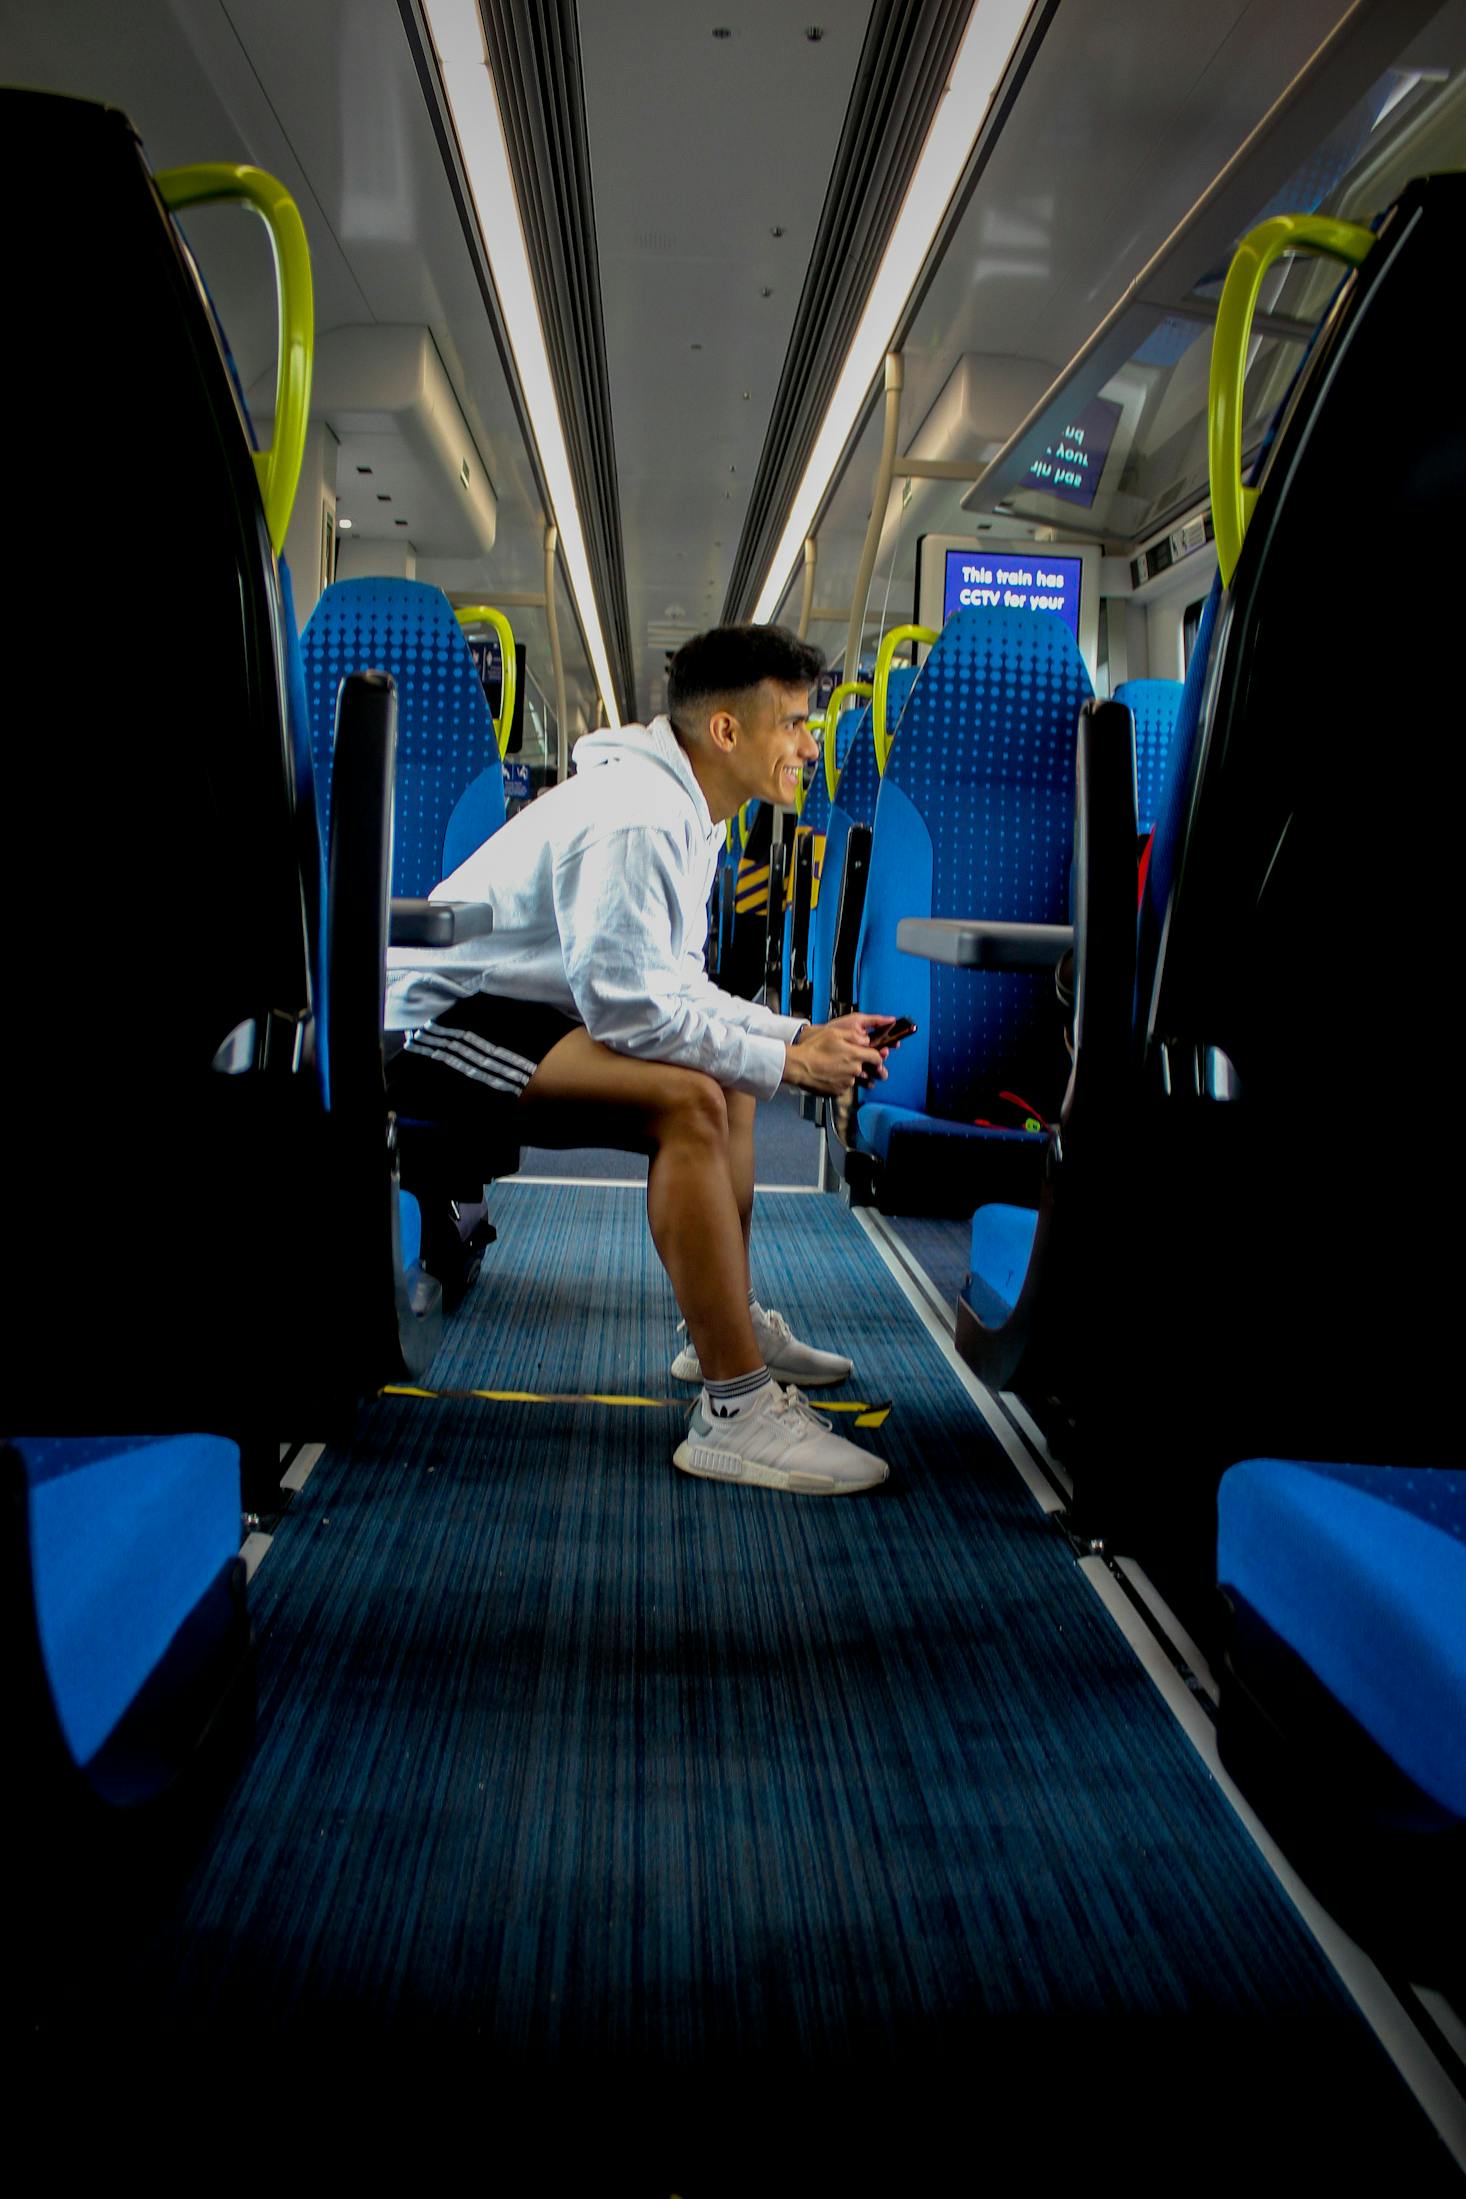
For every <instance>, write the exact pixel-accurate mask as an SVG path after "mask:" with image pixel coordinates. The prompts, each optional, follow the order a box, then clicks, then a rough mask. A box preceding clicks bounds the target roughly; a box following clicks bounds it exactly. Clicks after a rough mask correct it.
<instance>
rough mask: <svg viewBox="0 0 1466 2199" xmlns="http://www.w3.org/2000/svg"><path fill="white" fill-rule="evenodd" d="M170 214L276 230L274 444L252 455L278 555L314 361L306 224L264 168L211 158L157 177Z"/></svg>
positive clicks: (301, 452)
mask: <svg viewBox="0 0 1466 2199" xmlns="http://www.w3.org/2000/svg"><path fill="white" fill-rule="evenodd" d="M153 181H154V182H155V183H156V184H157V186H158V190H159V193H160V194H161V196H162V200H163V204H164V205H165V206H166V207H167V208H168V211H169V212H170V213H172V214H176V213H179V212H180V211H181V210H182V209H183V208H184V207H185V206H205V205H220V204H226V203H233V204H236V205H241V206H249V207H252V208H253V209H254V211H255V213H257V214H258V215H259V216H260V217H261V219H262V220H263V222H264V224H265V227H266V228H267V229H268V230H269V232H270V242H271V244H272V245H273V246H274V250H275V289H276V297H277V301H278V304H279V311H280V364H279V367H278V369H277V370H276V375H275V425H274V429H273V431H272V433H271V436H270V447H269V449H268V450H265V451H256V452H255V454H254V461H255V472H256V474H257V475H258V476H259V483H260V495H261V497H262V498H263V500H264V506H265V524H266V525H267V526H268V528H269V530H270V542H271V546H272V547H273V549H274V551H275V555H276V556H277V557H278V556H279V554H280V552H281V550H282V549H283V548H284V546H285V530H286V528H287V527H288V526H289V525H290V514H291V510H292V509H293V507H294V504H295V491H296V489H297V487H298V486H299V483H300V466H301V460H302V459H303V458H304V456H305V431H306V424H307V421H308V419H309V415H310V405H311V363H312V359H313V356H314V351H315V335H316V308H315V298H314V295H313V292H312V289H311V256H310V247H309V246H308V245H307V243H306V241H305V224H304V222H302V220H301V218H300V214H299V212H298V211H297V209H296V204H295V201H294V199H293V198H291V196H290V193H289V192H288V191H287V190H286V189H285V186H284V185H283V184H281V183H277V182H276V181H275V178H274V177H273V176H267V175H266V174H265V171H264V169H263V168H243V167H240V166H239V165H238V164H237V163H236V162H234V161H227V160H213V161H205V162H202V163H201V164H200V165H199V166H197V167H193V168H165V169H163V170H162V171H161V172H160V173H159V174H158V175H156V176H155V177H154V178H153Z"/></svg>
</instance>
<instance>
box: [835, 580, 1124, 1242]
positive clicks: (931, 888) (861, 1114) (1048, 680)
mask: <svg viewBox="0 0 1466 2199" xmlns="http://www.w3.org/2000/svg"><path fill="white" fill-rule="evenodd" d="M1092 692H1093V690H1092V688H1091V686H1090V679H1089V674H1088V672H1087V671H1086V670H1085V667H1084V661H1083V659H1082V658H1081V656H1080V654H1079V650H1078V648H1077V646H1076V644H1075V641H1074V638H1073V636H1072V635H1071V634H1070V632H1069V630H1068V628H1067V627H1066V626H1065V625H1064V624H1063V622H1062V620H1059V619H1056V618H1054V617H1052V616H1051V615H1049V614H1047V613H1044V612H1041V611H1006V610H1002V611H997V610H993V611H988V610H970V611H969V610H963V611H956V612H954V613H953V615H952V617H951V618H949V619H948V621H947V623H946V625H945V626H944V627H943V629H942V633H941V637H940V639H939V640H938V641H937V642H936V643H935V645H934V646H933V648H932V651H931V654H930V655H929V656H928V658H927V661H926V663H925V664H924V665H923V667H922V669H921V672H920V675H919V676H918V678H917V680H916V684H915V686H914V687H913V688H912V690H911V694H910V697H909V699H908V701H907V703H906V707H905V709H904V710H903V712H902V715H901V722H900V730H899V733H898V735H897V737H896V740H895V744H894V746H893V747H892V750H891V754H890V758H889V761H888V763H887V766H886V774H885V777H884V779H883V780H882V782H881V789H880V798H879V801H878V803H877V805H876V815H875V826H874V836H873V839H872V843H871V863H870V882H869V885H868V887H867V890H866V900H865V917H864V921H863V924H862V927H861V938H860V948H859V958H858V965H857V975H856V995H857V999H858V1000H859V1003H860V1005H861V1007H862V1008H867V1009H870V1010H872V1011H873V1012H877V1013H880V1014H883V1015H909V1016H913V1017H914V1018H915V1019H916V1022H917V1024H918V1026H919V1028H918V1030H917V1033H916V1036H915V1037H914V1038H912V1039H908V1040H907V1041H906V1043H905V1044H904V1045H903V1046H902V1047H901V1049H900V1052H899V1053H898V1054H894V1055H893V1056H892V1057H891V1061H890V1064H889V1077H888V1079H887V1081H886V1082H884V1083H882V1084H881V1085H880V1086H879V1087H878V1090H879V1098H878V1099H868V1100H864V1101H863V1102H862V1103H861V1104H860V1106H859V1107H858V1109H857V1112H856V1117H855V1128H854V1136H853V1141H852V1142H853V1143H854V1145H855V1146H856V1148H857V1149H858V1150H860V1151H863V1152H866V1153H870V1154H873V1155H874V1156H875V1157H876V1159H877V1160H878V1161H879V1162H880V1164H881V1170H882V1188H881V1192H880V1196H881V1199H882V1203H889V1204H891V1205H892V1206H893V1207H897V1208H899V1206H900V1205H901V1204H903V1203H906V1202H907V1196H908V1194H912V1195H914V1196H915V1197H916V1198H917V1199H918V1201H919V1203H921V1204H928V1203H929V1202H930V1199H931V1198H932V1196H933V1195H934V1193H935V1190H936V1187H937V1184H938V1182H939V1180H945V1182H946V1183H947V1184H948V1186H949V1187H950V1194H951V1201H952V1211H954V1212H958V1211H961V1212H971V1210H972V1206H973V1204H974V1203H975V1200H976V1198H977V1197H978V1196H979V1195H980V1193H981V1190H982V1188H983V1182H984V1178H983V1176H982V1174H981V1172H980V1171H981V1166H982V1163H981V1159H980V1152H981V1150H982V1149H986V1150H987V1151H988V1152H989V1153H990V1154H991V1155H992V1156H993V1160H994V1164H995V1166H998V1167H1000V1168H1001V1169H1006V1168H1007V1167H1008V1166H1009V1165H1010V1163H1011V1160H1012V1156H1011V1155H1009V1156H1007V1158H1000V1156H1002V1154H1003V1149H1006V1148H1011V1147H1013V1146H1014V1145H1015V1144H1016V1145H1019V1146H1023V1147H1027V1146H1028V1145H1033V1146H1036V1147H1037V1146H1041V1145H1042V1142H1043V1134H1042V1133H1041V1132H1028V1131H1024V1130H1021V1129H1017V1130H1015V1129H1010V1128H1007V1127H1003V1126H1002V1123H1003V1118H1002V1117H1001V1115H1000V1116H999V1117H998V1120H999V1125H1000V1126H999V1127H997V1128H989V1127H979V1126H978V1125H979V1123H981V1122H988V1123H990V1122H991V1121H992V1119H993V1115H994V1109H995V1107H997V1106H998V1103H999V1094H1000V1093H1002V1092H1004V1091H1011V1092H1014V1093H1017V1094H1019V1095H1020V1096H1021V1097H1022V1099H1023V1100H1024V1101H1026V1102H1028V1103H1029V1104H1031V1105H1032V1106H1033V1107H1034V1108H1036V1109H1038V1110H1039V1111H1041V1112H1042V1113H1043V1114H1045V1115H1051V1114H1055V1113H1057V1107H1058V1100H1059V1096H1060V1094H1061V1092H1062V1089H1063V1082H1064V1074H1065V1070H1066V1068H1067V1062H1066V1058H1065V1054H1064V1047H1063V1034H1062V1030H1061V1027H1060V1023H1059V1018H1058V1015H1057V1013H1056V1008H1055V1002H1054V994H1053V986H1052V983H1051V981H1050V980H1049V979H1048V977H1047V976H1045V975H1043V974H1041V973H1028V972H1008V971H1002V972H981V973H979V972H974V971H970V970H960V969H951V968H947V967H945V966H943V965H942V964H939V963H931V962H926V961H923V960H921V959H920V958H919V957H917V956H914V955H908V954H902V953H901V952H900V951H899V950H898V948H897V946H896V927H897V924H898V923H899V922H900V920H901V918H902V917H904V916H982V917H985V918H988V919H990V920H996V921H1002V922H1010V923H1029V924H1062V923H1066V922H1067V921H1068V918H1069V874H1070V865H1071V861H1072V856H1073V844H1074V743H1075V734H1076V729H1077V726H1078V721H1079V711H1080V706H1081V704H1083V703H1084V702H1086V701H1087V700H1088V699H1089V697H1090V695H1091V694H1092ZM898 1141H899V1146H898ZM964 1148H965V1149H966V1151H965V1153H964V1150H963V1149H964ZM975 1171H976V1172H975ZM1000 1180H1002V1177H1001V1175H1000V1176H999V1177H997V1178H995V1181H1000Z"/></svg>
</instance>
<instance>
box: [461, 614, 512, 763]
mask: <svg viewBox="0 0 1466 2199" xmlns="http://www.w3.org/2000/svg"><path fill="white" fill-rule="evenodd" d="M453 616H454V617H455V618H456V619H457V621H458V623H459V625H460V626H492V627H493V629H494V632H495V633H496V634H497V635H498V637H499V662H500V664H501V665H502V667H503V670H502V672H501V675H500V684H499V722H498V724H497V725H496V726H495V727H494V738H495V740H496V741H497V742H498V744H499V759H500V761H501V762H502V761H503V759H504V757H505V756H506V755H507V754H508V752H509V736H510V734H511V733H512V732H513V731H514V697H515V683H516V681H517V680H518V678H519V659H518V658H517V657H516V656H515V654H514V628H513V627H512V626H511V625H510V623H509V621H508V619H507V618H505V616H504V614H503V612H502V611H496V610H495V609H494V606H493V605H492V603H465V604H463V605H462V606H461V608H460V609H458V610H456V611H455V612H454V613H453Z"/></svg>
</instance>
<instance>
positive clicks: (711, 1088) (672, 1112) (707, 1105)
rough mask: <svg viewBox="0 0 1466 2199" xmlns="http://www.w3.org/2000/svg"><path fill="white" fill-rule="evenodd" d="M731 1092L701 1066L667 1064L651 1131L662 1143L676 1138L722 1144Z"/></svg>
mask: <svg viewBox="0 0 1466 2199" xmlns="http://www.w3.org/2000/svg"><path fill="white" fill-rule="evenodd" d="M728 1113H729V1110H728V1095H727V1094H726V1093H725V1092H724V1090H723V1088H722V1086H721V1085H720V1084H718V1083H717V1082H715V1080H714V1079H713V1078H712V1077H709V1076H705V1075H704V1074H703V1072H702V1071H701V1070H700V1069H677V1068H672V1067H670V1066H669V1067H668V1068H667V1070H666V1073H665V1077H664V1079H663V1080H662V1085H661V1090H660V1091H659V1093H658V1096H657V1106H656V1109H655V1112H654V1115H653V1120H652V1130H653V1134H654V1135H655V1136H656V1138H657V1140H658V1142H659V1143H662V1144H665V1143H667V1142H669V1141H671V1140H673V1139H678V1140H683V1141H695V1142H696V1143H698V1144H708V1145H714V1146H723V1145H726V1144H727V1140H728Z"/></svg>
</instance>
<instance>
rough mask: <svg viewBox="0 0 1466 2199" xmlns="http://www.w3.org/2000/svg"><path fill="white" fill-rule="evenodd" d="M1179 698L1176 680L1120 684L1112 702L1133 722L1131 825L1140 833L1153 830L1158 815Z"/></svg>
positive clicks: (1126, 681) (1180, 687)
mask: <svg viewBox="0 0 1466 2199" xmlns="http://www.w3.org/2000/svg"><path fill="white" fill-rule="evenodd" d="M1181 695H1182V684H1181V682H1180V680H1122V681H1121V682H1120V685H1119V686H1118V687H1117V688H1116V689H1115V693H1114V700H1115V701H1116V702H1122V703H1124V705H1125V707H1126V709H1127V710H1128V711H1129V712H1130V715H1131V716H1132V717H1133V718H1134V720H1135V821H1136V825H1137V827H1138V829H1139V830H1140V831H1141V832H1142V833H1146V832H1150V831H1152V830H1153V829H1154V826H1155V821H1156V817H1157V815H1158V814H1159V809H1160V794H1161V785H1162V782H1163V781H1164V779H1165V775H1166V760H1167V758H1168V756H1169V755H1170V752H1171V736H1172V734H1173V733H1174V732H1175V730H1176V714H1177V712H1178V711H1179V710H1180V708H1181Z"/></svg>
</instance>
